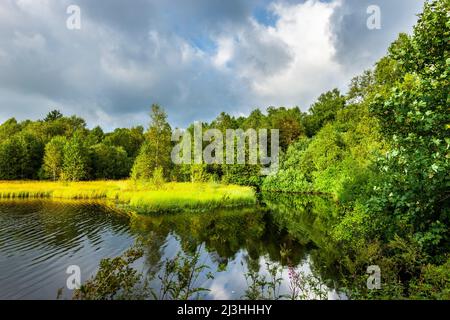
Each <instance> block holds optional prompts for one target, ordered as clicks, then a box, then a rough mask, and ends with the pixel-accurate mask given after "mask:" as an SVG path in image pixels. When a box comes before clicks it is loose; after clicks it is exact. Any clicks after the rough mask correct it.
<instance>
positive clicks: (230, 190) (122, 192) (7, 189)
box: [0, 180, 256, 213]
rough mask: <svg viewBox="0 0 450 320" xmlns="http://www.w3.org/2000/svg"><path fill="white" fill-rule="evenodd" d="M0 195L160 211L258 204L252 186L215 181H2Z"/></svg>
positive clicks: (139, 210) (199, 209)
mask: <svg viewBox="0 0 450 320" xmlns="http://www.w3.org/2000/svg"><path fill="white" fill-rule="evenodd" d="M0 198H3V199H15V198H52V199H84V200H98V199H106V200H114V201H117V202H119V203H121V204H123V205H126V206H129V207H130V208H132V209H134V210H136V211H138V212H142V213H145V212H160V211H178V210H194V211H201V210H206V209H212V208H222V207H236V206H248V205H253V204H255V203H256V199H255V194H254V191H253V189H252V188H250V187H241V186H234V185H221V184H214V183H175V182H172V183H167V184H164V185H163V186H162V188H155V187H154V186H152V185H151V184H145V183H135V182H132V181H129V180H121V181H89V182H37V181H32V182H31V181H30V182H28V181H13V182H11V181H3V182H1V181H0Z"/></svg>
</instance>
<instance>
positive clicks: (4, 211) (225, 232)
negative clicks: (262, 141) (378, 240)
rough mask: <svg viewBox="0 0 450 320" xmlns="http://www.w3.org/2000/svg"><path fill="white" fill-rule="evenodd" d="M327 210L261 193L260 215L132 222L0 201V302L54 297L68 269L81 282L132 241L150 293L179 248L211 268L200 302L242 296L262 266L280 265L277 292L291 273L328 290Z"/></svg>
mask: <svg viewBox="0 0 450 320" xmlns="http://www.w3.org/2000/svg"><path fill="white" fill-rule="evenodd" d="M334 210H335V209H334V207H333V204H332V202H331V201H329V200H326V199H320V198H303V197H287V196H281V195H270V194H264V195H262V199H261V205H260V206H258V207H257V208H247V209H238V210H218V211H214V212H208V213H202V214H193V213H180V214H176V215H165V216H156V217H144V216H139V217H133V218H131V219H130V218H129V217H127V216H126V215H123V214H121V213H119V212H117V211H116V210H113V209H111V208H108V207H105V206H104V205H103V204H102V203H93V202H75V201H63V202H60V201H59V202H55V201H48V200H36V201H0V230H1V233H0V298H1V299H21V298H22V299H24V298H25V299H36V298H37V299H54V298H55V297H56V293H57V291H58V289H59V288H61V287H64V286H65V282H66V279H67V276H68V275H67V274H66V273H65V270H66V268H67V266H69V265H71V264H76V265H79V266H80V268H81V270H82V280H86V279H88V278H89V277H91V276H92V275H93V274H95V272H96V270H97V267H98V264H99V261H100V260H101V259H102V258H106V257H114V256H118V255H120V254H121V253H122V252H124V251H125V250H126V249H127V248H129V247H130V246H132V244H133V243H134V242H135V240H136V239H137V238H139V239H142V241H143V242H144V244H145V255H144V258H143V259H142V260H140V261H138V263H137V264H136V266H135V267H136V268H138V269H139V270H142V271H143V272H144V273H146V274H147V275H148V276H149V277H151V278H154V279H156V280H154V281H152V286H155V287H158V285H159V283H158V280H157V279H158V278H157V276H158V275H160V274H161V272H162V266H163V261H165V259H170V258H173V257H174V256H175V255H176V254H177V253H178V252H179V251H180V250H181V251H183V252H185V253H190V254H193V253H194V252H196V251H197V250H199V252H200V262H201V263H202V264H205V265H207V266H208V267H209V270H207V271H206V270H205V271H204V272H203V273H202V274H201V275H200V277H199V279H198V283H197V285H198V286H201V287H205V288H208V289H210V292H208V293H206V294H203V295H202V296H201V298H205V299H240V298H242V297H243V296H244V295H245V291H246V289H247V288H248V285H249V283H248V279H246V278H245V274H246V273H248V272H255V273H258V274H261V275H264V274H268V270H267V264H272V265H273V264H276V265H278V266H280V270H281V278H282V279H283V280H282V282H281V286H280V291H281V294H282V293H285V292H288V290H289V288H288V286H289V277H288V265H293V266H296V267H298V269H300V270H303V271H305V272H306V273H314V274H316V275H317V276H318V277H320V278H322V279H323V282H324V283H326V284H327V285H329V286H330V287H332V286H333V279H334V278H335V277H336V274H335V270H334V269H333V261H335V260H334V259H336V256H337V255H338V253H336V251H335V250H334V248H332V247H331V246H330V242H329V241H327V240H326V233H327V232H326V230H327V223H328V222H329V219H330V217H333V215H335V214H336V212H334ZM208 272H212V273H213V274H214V279H210V278H208V277H207V273H208ZM63 297H64V298H70V297H71V292H70V291H69V290H65V291H64V296H63Z"/></svg>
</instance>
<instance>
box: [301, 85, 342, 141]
mask: <svg viewBox="0 0 450 320" xmlns="http://www.w3.org/2000/svg"><path fill="white" fill-rule="evenodd" d="M344 107H345V97H344V96H343V95H341V93H340V92H339V90H338V89H333V90H332V91H328V92H326V93H323V94H322V95H320V97H319V98H318V99H317V102H316V103H314V104H313V105H312V106H311V108H310V109H309V115H308V116H307V117H306V118H305V127H306V133H307V135H308V136H309V137H312V136H313V135H315V134H316V133H317V131H319V130H320V128H322V127H323V126H324V125H325V124H326V123H329V122H331V121H333V120H334V119H335V118H336V114H337V112H338V111H339V110H342V109H343V108H344Z"/></svg>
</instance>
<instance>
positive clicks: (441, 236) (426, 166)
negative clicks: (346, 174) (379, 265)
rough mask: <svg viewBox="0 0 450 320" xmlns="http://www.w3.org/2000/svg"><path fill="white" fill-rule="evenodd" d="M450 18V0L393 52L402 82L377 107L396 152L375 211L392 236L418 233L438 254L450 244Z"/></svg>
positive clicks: (387, 161)
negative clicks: (449, 79) (449, 17)
mask: <svg viewBox="0 0 450 320" xmlns="http://www.w3.org/2000/svg"><path fill="white" fill-rule="evenodd" d="M448 12H449V3H448V1H433V2H431V3H427V4H426V5H425V8H424V12H423V13H422V14H421V15H420V17H419V21H418V24H417V25H416V27H415V28H414V34H413V35H412V36H411V37H407V36H402V37H401V38H400V39H399V40H398V41H397V42H396V43H394V44H393V45H392V47H391V48H390V55H389V58H390V59H392V60H394V61H396V64H397V65H399V66H400V69H401V75H400V77H399V78H398V79H397V81H396V82H395V83H394V84H393V86H392V88H391V89H390V90H389V91H388V92H384V91H383V92H381V94H378V95H376V96H375V99H374V100H373V102H372V103H371V105H370V108H371V112H372V113H373V114H374V115H375V116H376V117H377V118H379V120H380V121H379V123H380V130H381V132H382V133H383V135H384V136H385V137H386V139H388V140H389V142H390V150H389V152H388V153H387V154H386V156H385V157H382V158H380V159H379V160H378V161H377V167H378V170H379V175H380V176H381V179H380V182H379V183H378V184H377V185H376V186H375V188H376V194H375V195H374V196H373V197H372V198H371V199H370V204H371V206H370V208H369V210H371V211H373V212H377V213H379V214H378V216H379V217H380V219H382V220H384V221H385V223H386V224H387V225H388V226H389V227H387V228H386V229H385V230H384V236H385V237H386V238H390V237H392V235H393V234H394V233H396V232H399V233H400V234H403V235H405V233H410V232H412V233H413V234H414V237H415V238H416V240H417V241H418V242H419V243H420V244H421V246H422V247H423V249H424V250H425V252H427V253H429V254H433V255H435V254H442V253H443V252H445V251H446V250H448V246H449V243H450V242H449V241H450V238H449V232H448V225H449V223H450V211H449V208H450V197H449V194H448V190H449V187H450V179H449V175H448V172H450V161H449V159H450V156H449V148H450V140H449V139H448V135H449V128H448V123H449V121H450V114H449V108H448V105H449V100H448V99H449V95H448V93H449V92H450V83H449V81H448V77H449V72H450V71H449V66H450V64H449V60H448V59H449V50H448V39H449V36H450V24H449V22H448V21H449V20H448Z"/></svg>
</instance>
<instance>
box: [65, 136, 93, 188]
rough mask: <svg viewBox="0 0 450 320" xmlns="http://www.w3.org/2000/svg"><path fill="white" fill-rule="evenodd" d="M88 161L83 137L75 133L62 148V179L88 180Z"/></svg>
mask: <svg viewBox="0 0 450 320" xmlns="http://www.w3.org/2000/svg"><path fill="white" fill-rule="evenodd" d="M89 166H90V161H89V153H88V148H87V147H86V145H85V143H84V136H83V134H81V133H80V131H77V132H75V133H74V135H73V137H72V138H70V139H69V140H68V141H67V143H66V145H65V146H64V160H63V172H62V178H63V179H64V180H68V181H79V180H86V179H88V178H89V170H90V167H89Z"/></svg>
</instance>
